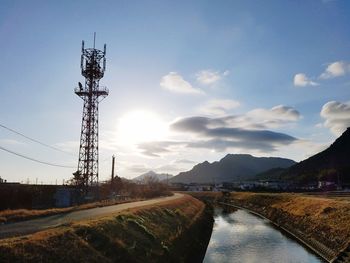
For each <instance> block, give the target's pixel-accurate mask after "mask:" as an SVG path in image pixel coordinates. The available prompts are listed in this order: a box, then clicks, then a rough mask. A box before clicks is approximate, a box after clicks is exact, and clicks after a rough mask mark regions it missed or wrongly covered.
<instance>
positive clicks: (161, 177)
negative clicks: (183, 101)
mask: <svg viewBox="0 0 350 263" xmlns="http://www.w3.org/2000/svg"><path fill="white" fill-rule="evenodd" d="M172 177H173V175H171V174H158V173H156V172H154V171H149V172H147V173H144V174H141V175H139V176H137V177H135V178H133V179H132V180H133V181H138V182H146V181H147V180H149V179H150V178H153V179H154V178H155V179H157V180H158V181H163V180H167V179H168V178H169V179H170V178H172Z"/></svg>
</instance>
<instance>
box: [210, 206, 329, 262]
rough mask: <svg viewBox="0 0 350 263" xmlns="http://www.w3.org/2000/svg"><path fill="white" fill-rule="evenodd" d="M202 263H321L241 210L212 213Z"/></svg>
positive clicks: (273, 229)
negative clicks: (207, 243) (210, 226)
mask: <svg viewBox="0 0 350 263" xmlns="http://www.w3.org/2000/svg"><path fill="white" fill-rule="evenodd" d="M214 216H215V217H214V219H215V223H214V228H213V232H212V236H211V239H210V242H209V245H208V248H207V251H206V254H205V258H204V262H206V263H211V262H215V263H220V262H252V263H253V262H281V263H291V262H298V263H299V262H312V263H314V262H323V261H322V259H320V258H318V257H317V256H315V255H314V254H312V253H311V252H309V251H308V250H307V249H306V248H304V247H303V246H301V245H300V244H299V243H297V242H296V241H294V240H292V239H290V238H289V237H288V236H286V235H285V234H284V233H282V232H280V231H279V230H278V229H276V228H275V227H274V226H273V225H272V224H271V223H269V222H268V221H267V220H265V219H262V218H260V217H257V216H255V215H253V214H250V213H249V212H247V211H244V210H240V209H239V210H235V211H231V212H225V211H224V210H223V209H222V208H216V209H215V215H214Z"/></svg>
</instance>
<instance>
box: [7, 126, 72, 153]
mask: <svg viewBox="0 0 350 263" xmlns="http://www.w3.org/2000/svg"><path fill="white" fill-rule="evenodd" d="M0 127H2V128H4V129H6V130H8V131H10V132H13V133H15V134H17V135H20V136H22V137H24V138H26V139H28V140H30V141H32V142H36V143H38V144H40V145H43V146H45V147H48V148H51V149H53V150H55V151H59V152H63V153H65V154H69V155H73V156H75V155H74V154H72V153H70V152H66V151H63V150H61V149H59V148H56V147H54V146H51V145H48V144H46V143H43V142H41V141H38V140H36V139H33V138H31V137H29V136H27V135H24V134H23V133H20V132H18V131H15V130H14V129H11V128H9V127H7V126H5V125H2V124H0Z"/></svg>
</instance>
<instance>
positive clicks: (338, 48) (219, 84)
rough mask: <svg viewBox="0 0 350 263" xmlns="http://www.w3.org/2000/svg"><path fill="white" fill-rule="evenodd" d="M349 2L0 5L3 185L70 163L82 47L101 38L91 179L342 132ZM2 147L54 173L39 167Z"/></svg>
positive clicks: (270, 151) (38, 177)
mask: <svg viewBox="0 0 350 263" xmlns="http://www.w3.org/2000/svg"><path fill="white" fill-rule="evenodd" d="M349 25H350V2H349V1H345V0H308V1H304V0H303V1H301V0H300V1H298V0H295V1H287V0H268V1H253V0H250V1H243V0H242V1H238V0H235V1H224V0H222V1H204V0H203V1H159V0H158V1H156V0H155V1H106V0H104V1H15V0H11V1H6V0H2V1H1V9H0V35H1V41H0V49H1V51H2V56H1V62H2V63H1V64H0V79H1V83H0V125H2V126H5V127H8V128H10V129H12V130H14V131H17V132H20V133H21V134H24V135H26V136H27V137H29V138H32V139H35V140H37V141H40V142H42V143H44V144H45V145H49V146H51V147H54V148H56V149H58V150H55V149H53V148H50V147H47V146H45V145H42V144H39V143H36V142H34V141H32V140H29V139H28V138H25V137H23V136H20V135H18V134H16V133H14V132H11V131H10V130H8V129H5V128H4V127H2V126H0V165H1V169H0V177H1V178H3V179H6V180H7V181H18V182H30V183H34V182H38V183H41V182H42V183H56V182H57V183H62V181H63V180H68V179H70V178H71V177H72V173H73V172H74V171H75V170H76V167H77V164H78V149H79V148H78V147H79V139H80V129H81V117H82V107H83V101H82V100H81V99H80V98H79V97H78V96H77V95H76V94H74V88H75V87H77V85H78V82H79V81H80V82H83V81H84V78H83V77H82V76H81V72H80V55H81V41H82V40H85V47H92V45H93V33H94V32H96V34H97V38H96V48H98V49H103V44H105V43H106V44H107V54H106V58H107V67H106V72H105V76H104V78H103V79H101V81H100V85H101V86H107V87H108V89H109V91H110V94H109V96H108V97H107V98H106V99H104V100H103V101H102V102H101V103H100V105H99V114H100V115H99V135H100V141H99V151H100V173H99V176H100V181H103V180H107V179H108V178H110V174H111V156H112V155H113V154H114V155H116V172H117V174H118V175H119V176H122V177H125V178H133V177H135V176H138V175H140V174H142V173H144V172H147V171H149V170H154V171H156V172H163V173H170V174H175V175H176V174H178V173H179V172H181V171H186V170H189V169H191V168H192V167H193V166H194V165H195V164H197V163H199V162H203V161H205V160H208V161H210V162H213V161H217V160H220V159H221V158H223V157H224V156H225V155H226V154H228V153H233V154H235V153H236V154H237V153H247V154H252V155H255V156H279V157H284V158H290V159H293V160H295V161H301V160H303V159H305V158H307V157H309V156H311V155H313V154H315V153H317V152H319V151H320V150H323V149H325V148H326V147H327V146H329V145H330V144H331V143H332V142H333V141H334V140H335V139H336V138H337V137H338V136H340V135H341V134H342V132H343V131H344V130H345V129H346V127H348V126H350V52H349V50H350V27H349ZM3 149H6V150H10V151H12V152H15V153H19V154H21V155H24V156H27V157H31V158H34V159H36V160H40V161H42V162H47V163H53V164H59V165H63V166H68V168H67V167H66V168H64V167H55V166H49V165H46V164H40V163H37V162H33V161H30V160H27V159H24V158H22V157H19V156H16V155H14V154H11V153H9V152H7V151H5V150H3Z"/></svg>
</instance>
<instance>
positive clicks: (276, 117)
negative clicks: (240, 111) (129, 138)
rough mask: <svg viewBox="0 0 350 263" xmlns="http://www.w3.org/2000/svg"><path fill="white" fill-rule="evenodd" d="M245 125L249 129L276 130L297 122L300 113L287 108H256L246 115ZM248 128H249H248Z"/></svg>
mask: <svg viewBox="0 0 350 263" xmlns="http://www.w3.org/2000/svg"><path fill="white" fill-rule="evenodd" d="M245 118H246V121H247V124H248V125H250V127H251V128H254V126H256V127H258V128H277V127H280V126H282V125H285V124H289V123H292V122H295V121H298V120H299V119H300V118H301V115H300V113H299V112H298V111H297V110H296V109H294V108H292V107H289V106H285V105H277V106H274V107H272V108H271V109H264V108H258V109H254V110H251V111H249V112H247V113H246V116H245ZM248 127H249V126H248Z"/></svg>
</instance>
